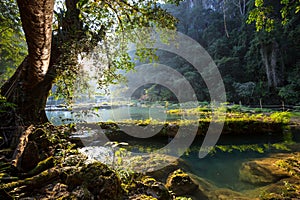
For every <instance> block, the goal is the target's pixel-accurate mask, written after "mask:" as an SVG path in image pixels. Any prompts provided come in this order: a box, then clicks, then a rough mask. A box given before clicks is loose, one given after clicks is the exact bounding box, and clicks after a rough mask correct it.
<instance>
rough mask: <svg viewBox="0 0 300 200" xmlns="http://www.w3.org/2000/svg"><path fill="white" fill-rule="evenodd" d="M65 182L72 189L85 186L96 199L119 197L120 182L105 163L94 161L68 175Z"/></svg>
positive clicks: (120, 195) (121, 193) (120, 192)
mask: <svg viewBox="0 0 300 200" xmlns="http://www.w3.org/2000/svg"><path fill="white" fill-rule="evenodd" d="M66 184H67V185H68V187H69V188H70V189H71V190H73V189H75V188H76V187H78V186H83V187H84V188H87V189H88V190H89V191H90V192H91V194H93V195H94V196H95V198H96V199H116V200H118V199H121V197H122V196H123V191H122V188H121V182H120V179H119V178H118V176H117V175H116V173H115V172H114V171H112V170H111V169H109V168H108V167H107V166H106V165H104V164H102V163H100V162H95V163H91V164H88V165H85V166H84V167H82V168H81V169H80V170H79V171H78V172H76V171H75V172H74V173H73V174H71V175H68V177H67V178H66Z"/></svg>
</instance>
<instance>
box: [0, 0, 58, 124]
mask: <svg viewBox="0 0 300 200" xmlns="http://www.w3.org/2000/svg"><path fill="white" fill-rule="evenodd" d="M17 3H18V6H19V11H20V16H21V21H22V27H23V30H24V32H25V37H26V42H27V46H28V56H27V57H26V58H25V59H24V61H23V62H22V63H21V64H20V66H19V67H18V69H17V70H16V72H15V74H14V75H13V76H12V77H11V78H10V79H9V80H8V81H7V82H6V83H5V84H4V85H3V86H2V88H1V95H3V96H5V97H6V98H7V100H8V101H9V102H11V103H14V104H15V105H16V111H17V114H18V115H19V116H20V119H21V120H20V122H19V123H20V124H18V125H26V124H31V123H43V122H46V121H47V117H46V115H45V105H46V100H47V97H48V94H49V91H50V89H51V86H52V81H53V78H51V76H49V74H48V69H49V63H50V56H51V40H52V19H53V8H54V0H18V1H17Z"/></svg>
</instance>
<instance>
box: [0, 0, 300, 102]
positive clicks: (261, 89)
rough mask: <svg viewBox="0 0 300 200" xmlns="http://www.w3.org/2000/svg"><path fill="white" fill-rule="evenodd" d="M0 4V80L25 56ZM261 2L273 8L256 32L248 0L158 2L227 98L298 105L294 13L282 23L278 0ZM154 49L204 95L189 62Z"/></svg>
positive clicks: (159, 94)
mask: <svg viewBox="0 0 300 200" xmlns="http://www.w3.org/2000/svg"><path fill="white" fill-rule="evenodd" d="M1 4H3V5H1V6H0V9H1V15H0V17H1V19H2V20H1V22H0V25H1V27H3V29H1V33H0V35H1V41H0V47H1V48H0V74H1V78H0V84H1V85H2V84H3V83H4V82H5V81H6V80H7V79H8V78H9V77H10V76H11V75H12V74H13V72H14V69H15V68H16V67H17V66H18V65H19V64H20V63H21V61H22V60H23V58H24V57H25V55H26V43H25V38H24V35H23V32H22V30H21V25H20V21H16V20H15V19H16V16H17V15H18V13H17V8H16V5H15V4H13V3H12V4H9V1H5V2H1ZM4 4H5V5H4ZM265 4H266V5H267V6H270V7H272V9H273V11H272V12H270V13H269V15H270V16H269V17H270V18H272V19H273V20H274V23H273V27H272V29H270V30H268V31H265V30H261V31H257V30H256V29H257V27H256V26H255V24H253V23H252V24H249V23H247V21H249V13H250V12H251V11H253V9H254V8H255V7H254V5H255V2H254V0H249V1H246V0H221V1H209V0H187V1H183V2H181V3H180V5H179V6H176V5H163V8H165V9H167V10H168V11H169V12H170V13H171V14H172V15H174V16H175V17H176V18H177V19H178V23H177V29H178V31H180V32H182V33H184V34H186V35H188V36H190V37H191V38H193V39H195V40H196V41H198V42H199V43H200V44H201V45H202V46H203V47H204V48H205V49H206V50H207V51H208V53H209V54H210V55H211V57H212V58H213V59H214V61H215V63H216V64H217V66H218V68H219V70H220V72H221V74H222V77H223V81H224V84H225V87H226V92H227V93H226V94H227V100H228V101H229V102H234V103H239V102H241V103H242V104H245V105H258V104H259V102H260V101H261V102H262V103H263V104H282V102H284V103H285V104H292V105H299V104H300V100H299V99H300V92H299V91H300V79H299V74H300V61H299V59H300V51H299V50H300V37H299V35H300V23H299V20H300V19H299V15H297V14H294V13H292V14H291V15H290V17H289V20H288V21H287V22H286V23H285V25H282V18H281V15H282V12H281V9H282V7H283V5H282V4H280V2H279V1H265ZM8 5H10V7H7V6H8ZM291 12H292V11H291ZM4 19H5V20H4ZM5 27H7V28H5ZM7 41H9V42H7ZM158 54H159V57H161V58H163V59H162V61H161V62H162V63H163V64H166V65H168V66H172V67H173V68H175V69H176V70H178V71H179V72H180V73H181V74H182V75H184V77H185V79H187V80H188V81H189V82H190V83H191V84H192V86H193V87H194V89H195V92H196V94H197V98H198V100H199V101H209V100H210V99H209V93H208V91H207V88H206V86H205V83H204V82H203V80H202V78H201V76H200V74H198V73H197V72H196V70H195V69H193V67H192V66H191V65H189V64H188V63H187V62H186V61H185V60H184V59H182V58H180V57H178V56H176V55H173V54H171V53H167V52H158ZM182 81H183V80H182ZM178 84H180V80H178ZM145 91H146V93H147V98H148V100H168V101H172V100H176V97H174V95H173V94H172V93H171V92H170V91H168V90H167V89H165V88H163V86H160V85H145V86H144V87H142V88H140V90H139V91H136V93H135V94H136V95H135V97H136V98H141V97H142V96H145Z"/></svg>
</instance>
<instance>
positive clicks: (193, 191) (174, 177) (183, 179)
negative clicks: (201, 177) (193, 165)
mask: <svg viewBox="0 0 300 200" xmlns="http://www.w3.org/2000/svg"><path fill="white" fill-rule="evenodd" d="M166 187H167V188H168V189H169V190H172V192H174V193H175V195H176V196H182V195H192V196H194V197H196V199H202V200H205V199H208V197H207V196H206V195H205V194H204V193H203V192H202V191H201V190H200V189H199V185H198V184H197V183H196V182H195V180H193V179H192V178H191V177H190V176H189V175H188V174H187V173H185V172H183V171H182V170H181V169H178V170H176V171H174V172H172V173H171V174H170V175H169V177H168V179H167V182H166Z"/></svg>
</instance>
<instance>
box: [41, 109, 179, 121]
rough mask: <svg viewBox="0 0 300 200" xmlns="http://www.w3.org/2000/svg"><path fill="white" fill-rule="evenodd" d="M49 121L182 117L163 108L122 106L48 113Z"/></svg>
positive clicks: (169, 119) (164, 119) (168, 119)
mask: <svg viewBox="0 0 300 200" xmlns="http://www.w3.org/2000/svg"><path fill="white" fill-rule="evenodd" d="M46 114H47V117H48V119H49V120H50V121H51V122H52V123H53V124H55V125H60V124H66V123H71V122H87V123H92V122H99V121H102V122H106V121H115V122H118V121H123V120H128V119H132V120H146V119H150V118H151V119H153V120H157V121H171V120H176V119H179V118H180V116H177V115H168V114H166V109H165V108H164V107H162V106H153V107H130V106H122V107H118V108H114V109H98V110H97V109H94V110H82V111H68V110H53V111H46Z"/></svg>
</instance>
